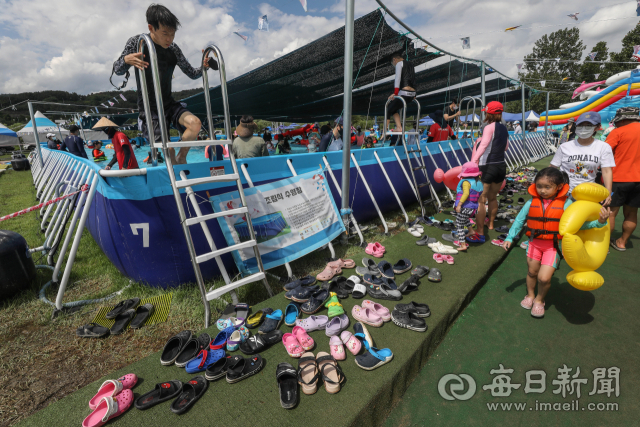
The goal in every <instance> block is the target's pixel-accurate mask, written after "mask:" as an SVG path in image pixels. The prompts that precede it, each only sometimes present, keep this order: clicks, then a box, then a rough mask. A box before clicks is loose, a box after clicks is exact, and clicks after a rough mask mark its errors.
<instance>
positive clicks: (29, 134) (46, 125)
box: [18, 111, 69, 144]
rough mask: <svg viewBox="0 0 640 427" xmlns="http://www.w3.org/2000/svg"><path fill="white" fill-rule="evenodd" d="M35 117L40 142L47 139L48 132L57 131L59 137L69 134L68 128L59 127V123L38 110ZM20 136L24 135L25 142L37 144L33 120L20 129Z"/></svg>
mask: <svg viewBox="0 0 640 427" xmlns="http://www.w3.org/2000/svg"><path fill="white" fill-rule="evenodd" d="M34 117H35V119H36V126H37V127H38V139H39V140H40V142H45V141H46V140H47V134H48V133H55V134H56V136H58V138H64V137H65V136H66V135H69V131H68V130H66V129H62V128H60V127H58V125H56V124H55V123H53V122H52V121H51V120H49V119H48V118H47V117H46V116H45V115H44V114H42V113H41V112H40V111H36V114H34ZM18 136H20V137H22V140H23V141H24V143H25V144H35V142H36V139H35V137H34V135H33V124H32V123H31V120H29V123H27V125H26V126H25V127H23V128H22V129H20V130H19V131H18Z"/></svg>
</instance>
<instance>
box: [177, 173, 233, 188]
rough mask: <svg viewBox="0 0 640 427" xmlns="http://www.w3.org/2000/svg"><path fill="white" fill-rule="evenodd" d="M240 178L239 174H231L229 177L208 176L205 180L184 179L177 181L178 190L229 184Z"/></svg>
mask: <svg viewBox="0 0 640 427" xmlns="http://www.w3.org/2000/svg"><path fill="white" fill-rule="evenodd" d="M238 179H239V176H238V174H237V173H230V174H227V175H218V176H207V177H204V178H193V179H183V180H182V181H176V187H177V188H185V187H191V186H194V185H201V184H208V183H210V182H227V181H237V180H238Z"/></svg>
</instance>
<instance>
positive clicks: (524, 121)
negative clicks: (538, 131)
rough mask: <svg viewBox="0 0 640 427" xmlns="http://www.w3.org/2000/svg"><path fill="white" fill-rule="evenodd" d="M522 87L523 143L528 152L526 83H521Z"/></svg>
mask: <svg viewBox="0 0 640 427" xmlns="http://www.w3.org/2000/svg"><path fill="white" fill-rule="evenodd" d="M520 87H521V89H522V143H523V144H524V149H525V151H527V138H526V132H527V131H526V126H525V125H526V123H527V122H526V117H525V115H524V83H520Z"/></svg>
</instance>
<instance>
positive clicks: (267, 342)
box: [207, 329, 284, 379]
mask: <svg viewBox="0 0 640 427" xmlns="http://www.w3.org/2000/svg"><path fill="white" fill-rule="evenodd" d="M283 335H284V332H282V331H281V330H280V329H276V330H274V331H271V332H268V333H266V334H258V335H252V336H250V337H249V338H247V340H246V341H245V342H243V343H242V344H240V351H241V352H243V353H244V354H247V355H251V354H256V353H260V352H262V351H264V350H266V349H267V348H269V347H270V346H272V345H273V344H276V343H279V342H281V341H282V336H283ZM225 372H226V371H225ZM207 379H208V378H207Z"/></svg>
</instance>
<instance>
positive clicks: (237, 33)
mask: <svg viewBox="0 0 640 427" xmlns="http://www.w3.org/2000/svg"><path fill="white" fill-rule="evenodd" d="M233 34H235V35H236V36H238V37H240V38H241V39H242V40H244V41H247V39H248V38H249V37H247V36H243V35H242V34H240V33H239V32H237V31H234V32H233Z"/></svg>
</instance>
